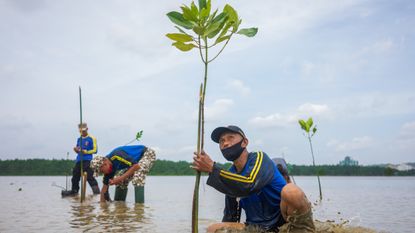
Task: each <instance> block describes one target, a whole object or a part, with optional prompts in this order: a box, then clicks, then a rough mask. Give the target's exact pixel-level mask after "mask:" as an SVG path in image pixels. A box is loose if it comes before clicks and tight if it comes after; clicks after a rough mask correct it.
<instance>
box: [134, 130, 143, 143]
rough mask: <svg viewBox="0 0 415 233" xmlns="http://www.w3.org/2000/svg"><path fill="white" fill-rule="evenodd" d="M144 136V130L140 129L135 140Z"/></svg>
mask: <svg viewBox="0 0 415 233" xmlns="http://www.w3.org/2000/svg"><path fill="white" fill-rule="evenodd" d="M142 136H143V131H142V130H140V131H139V132H137V134H136V135H135V140H137V141H140V138H141V137H142Z"/></svg>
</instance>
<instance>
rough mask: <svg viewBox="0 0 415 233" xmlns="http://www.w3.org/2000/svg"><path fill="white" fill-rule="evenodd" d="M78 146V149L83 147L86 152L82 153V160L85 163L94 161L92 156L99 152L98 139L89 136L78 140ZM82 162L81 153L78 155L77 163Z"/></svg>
mask: <svg viewBox="0 0 415 233" xmlns="http://www.w3.org/2000/svg"><path fill="white" fill-rule="evenodd" d="M76 146H77V147H81V149H82V150H86V152H85V153H82V160H83V161H90V160H92V155H93V154H96V153H97V151H98V147H97V139H96V138H95V137H94V136H92V135H90V134H88V135H87V136H85V137H82V136H81V137H79V138H78V140H77V141H76ZM80 161H81V152H79V153H78V155H77V156H76V162H80Z"/></svg>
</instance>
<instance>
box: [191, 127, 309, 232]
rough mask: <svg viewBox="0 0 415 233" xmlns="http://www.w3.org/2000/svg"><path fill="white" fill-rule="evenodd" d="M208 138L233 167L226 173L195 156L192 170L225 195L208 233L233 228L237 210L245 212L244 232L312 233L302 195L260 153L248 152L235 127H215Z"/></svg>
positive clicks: (201, 157) (245, 141)
mask: <svg viewBox="0 0 415 233" xmlns="http://www.w3.org/2000/svg"><path fill="white" fill-rule="evenodd" d="M211 138H212V140H213V141H214V142H216V143H218V144H219V149H220V150H221V152H222V154H223V156H224V157H225V159H227V160H228V161H231V162H232V163H233V165H232V166H231V167H230V169H229V170H228V171H226V170H223V169H221V168H220V167H218V165H216V164H215V163H214V162H213V160H212V159H211V158H210V156H209V155H208V154H206V153H205V152H204V151H202V152H201V153H200V154H197V153H195V154H196V156H195V157H194V162H193V168H194V169H195V170H197V171H201V172H208V173H209V178H208V180H207V184H208V185H210V186H212V187H214V188H215V189H216V190H218V191H219V192H222V193H224V194H226V198H225V210H224V216H223V219H222V222H223V223H221V224H217V225H215V226H212V228H213V229H208V232H214V230H215V229H219V228H221V227H225V228H226V227H235V225H237V224H235V222H239V220H240V210H241V209H243V210H245V214H246V223H245V225H246V227H247V228H248V229H249V228H254V229H258V228H259V230H261V232H263V231H266V232H278V228H280V227H281V226H283V225H284V227H285V228H287V229H288V230H287V232H315V228H314V223H313V217H312V212H311V206H310V203H309V201H308V200H307V197H306V196H305V194H304V192H303V191H302V190H301V189H300V188H299V187H298V186H296V185H294V184H292V183H288V184H287V181H286V180H285V179H284V177H283V176H282V175H281V173H280V172H279V170H278V168H277V167H276V165H275V164H274V162H273V161H272V160H271V159H270V158H269V157H268V155H266V154H265V153H264V152H261V151H259V152H248V150H247V146H248V139H247V137H246V136H245V133H244V132H243V131H242V130H241V129H240V128H239V127H237V126H234V125H230V126H226V127H218V128H216V129H215V130H214V131H213V132H212V135H211ZM239 227H240V228H243V227H244V226H243V225H239ZM210 230H211V231H210Z"/></svg>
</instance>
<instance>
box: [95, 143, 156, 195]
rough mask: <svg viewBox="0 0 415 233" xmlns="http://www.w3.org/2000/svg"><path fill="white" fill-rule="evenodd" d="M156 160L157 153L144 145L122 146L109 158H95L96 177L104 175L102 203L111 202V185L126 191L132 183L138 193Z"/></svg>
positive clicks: (108, 156)
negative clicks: (109, 191) (109, 189)
mask: <svg viewBox="0 0 415 233" xmlns="http://www.w3.org/2000/svg"><path fill="white" fill-rule="evenodd" d="M155 160H156V153H155V151H154V150H153V149H151V148H148V147H146V146H143V145H131V146H120V147H117V148H115V149H114V150H112V151H111V152H110V153H109V154H108V155H107V156H100V155H97V156H95V157H94V158H93V159H92V162H91V168H92V170H93V171H94V175H95V176H97V175H99V174H104V178H103V186H102V189H101V199H100V200H101V202H105V201H109V200H110V198H109V194H108V188H109V185H116V186H117V187H119V188H120V189H124V190H126V189H127V187H128V183H129V182H130V181H132V183H133V185H134V186H135V190H136V192H137V190H138V189H137V188H136V187H144V184H145V178H146V175H147V174H148V172H149V171H150V169H151V167H152V166H153V163H154V161H155ZM120 189H118V190H120ZM116 191H117V190H116ZM126 194H127V193H126V192H125V193H124V194H122V195H124V196H123V197H121V198H120V199H124V200H125V195H126ZM122 195H121V196H122ZM116 196H117V192H116Z"/></svg>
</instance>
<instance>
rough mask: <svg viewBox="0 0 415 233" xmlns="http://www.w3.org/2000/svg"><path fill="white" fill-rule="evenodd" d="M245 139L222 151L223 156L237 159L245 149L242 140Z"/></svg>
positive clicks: (227, 158) (229, 159)
mask: <svg viewBox="0 0 415 233" xmlns="http://www.w3.org/2000/svg"><path fill="white" fill-rule="evenodd" d="M243 141H244V140H243V139H242V140H241V141H240V142H239V143H236V144H235V145H233V146H231V147H228V148H225V149H223V150H221V151H222V154H223V157H225V159H226V160H228V161H235V160H237V159H238V158H239V156H241V154H242V152H243V151H244V150H245V148H243V147H242V142H243Z"/></svg>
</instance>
